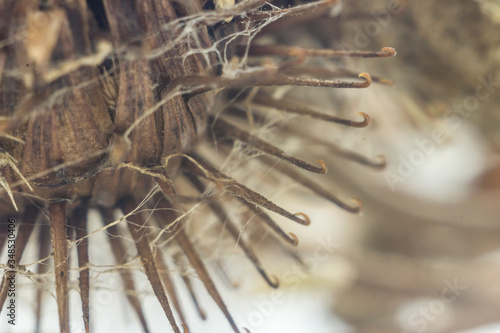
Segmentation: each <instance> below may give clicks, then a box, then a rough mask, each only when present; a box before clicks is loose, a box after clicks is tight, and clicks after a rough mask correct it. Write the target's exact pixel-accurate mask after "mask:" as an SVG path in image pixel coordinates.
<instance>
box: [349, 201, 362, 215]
mask: <svg viewBox="0 0 500 333" xmlns="http://www.w3.org/2000/svg"><path fill="white" fill-rule="evenodd" d="M351 201H352V202H354V206H352V207H351V210H350V212H352V213H356V214H357V213H359V212H360V211H361V210H362V209H363V203H362V202H361V200H359V199H358V198H351Z"/></svg>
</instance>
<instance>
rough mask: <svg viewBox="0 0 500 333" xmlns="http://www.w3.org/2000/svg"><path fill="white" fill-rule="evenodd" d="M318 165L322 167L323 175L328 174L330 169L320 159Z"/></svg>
mask: <svg viewBox="0 0 500 333" xmlns="http://www.w3.org/2000/svg"><path fill="white" fill-rule="evenodd" d="M318 163H319V164H320V165H321V174H322V175H324V174H325V173H327V171H328V167H327V166H326V163H325V162H323V160H320V159H318Z"/></svg>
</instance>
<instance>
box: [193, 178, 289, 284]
mask: <svg viewBox="0 0 500 333" xmlns="http://www.w3.org/2000/svg"><path fill="white" fill-rule="evenodd" d="M185 176H186V177H187V179H188V180H189V181H190V182H191V184H193V186H194V187H195V188H196V189H197V190H198V192H200V193H201V194H203V193H204V192H205V190H206V188H205V185H203V183H202V182H201V181H200V179H198V177H196V176H195V175H193V174H190V173H187V174H185ZM207 205H208V206H209V207H210V209H211V210H212V211H213V212H214V214H215V215H217V218H218V220H219V221H220V222H221V223H222V225H223V227H224V229H226V230H227V232H228V233H229V234H230V235H231V237H232V238H233V239H234V240H235V241H236V242H237V243H238V246H239V247H240V248H241V249H242V250H243V252H244V253H245V255H246V256H247V258H248V259H249V260H250V261H251V262H252V264H253V265H254V267H255V268H256V269H257V271H258V272H259V274H260V275H261V276H262V277H263V278H264V280H265V281H266V282H267V284H268V285H269V286H271V287H272V288H278V287H279V281H278V280H277V278H276V277H274V276H269V274H267V272H266V271H265V269H264V268H263V267H262V264H261V262H260V260H259V258H258V257H257V255H256V254H255V252H254V251H253V249H252V248H251V247H250V245H248V244H247V242H246V241H245V240H244V239H243V238H242V237H241V236H240V230H239V229H238V228H237V227H236V225H235V223H234V222H233V221H232V220H231V219H230V218H229V215H228V214H227V212H226V210H225V209H224V207H223V206H222V205H221V204H219V203H218V202H216V201H209V202H208V203H207Z"/></svg>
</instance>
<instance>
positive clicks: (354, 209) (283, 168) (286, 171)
mask: <svg viewBox="0 0 500 333" xmlns="http://www.w3.org/2000/svg"><path fill="white" fill-rule="evenodd" d="M259 159H260V160H262V161H263V162H264V163H266V164H268V165H270V166H272V167H273V169H275V170H276V171H279V172H280V174H283V175H285V176H287V177H289V178H290V179H292V180H293V181H295V182H297V183H299V184H301V185H303V186H304V187H307V188H308V189H310V190H311V191H313V192H314V193H316V194H317V195H319V196H321V197H323V198H325V199H327V200H329V201H330V202H332V203H334V204H335V205H337V206H338V207H340V208H342V209H344V210H346V211H348V212H350V213H359V212H360V211H361V202H360V201H359V200H357V199H351V200H352V201H354V202H355V205H354V206H353V205H349V204H347V203H346V202H344V201H342V200H341V199H339V198H337V197H336V196H335V195H333V194H332V193H330V192H329V191H327V190H326V189H324V188H323V187H322V186H320V185H318V184H316V183H315V182H313V181H312V180H310V179H309V178H307V177H305V176H304V175H302V174H300V173H299V172H297V171H295V170H293V169H292V168H290V167H288V166H287V165H284V164H281V163H276V162H275V161H273V160H272V159H270V158H268V157H267V156H260V157H259Z"/></svg>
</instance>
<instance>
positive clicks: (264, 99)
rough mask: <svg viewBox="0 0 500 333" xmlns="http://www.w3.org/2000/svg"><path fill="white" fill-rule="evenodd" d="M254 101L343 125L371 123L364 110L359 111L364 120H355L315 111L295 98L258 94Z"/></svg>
mask: <svg viewBox="0 0 500 333" xmlns="http://www.w3.org/2000/svg"><path fill="white" fill-rule="evenodd" d="M252 103H255V104H257V105H261V106H264V107H270V108H273V109H278V110H280V111H284V112H289V113H295V114H299V115H304V116H309V117H312V118H316V119H320V120H324V121H328V122H332V123H337V124H341V125H345V126H350V127H356V128H361V127H366V126H368V124H369V123H370V117H369V116H368V115H367V114H366V113H364V112H358V113H357V115H361V116H362V117H363V121H353V120H349V119H344V118H340V117H335V116H331V115H328V114H324V113H321V112H317V111H314V110H312V109H310V108H308V107H305V106H303V105H300V104H298V103H296V102H295V101H293V100H289V99H288V98H287V99H286V101H279V100H275V99H273V98H271V97H269V96H265V95H262V94H258V95H256V96H255V97H254V98H253V99H252Z"/></svg>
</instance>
